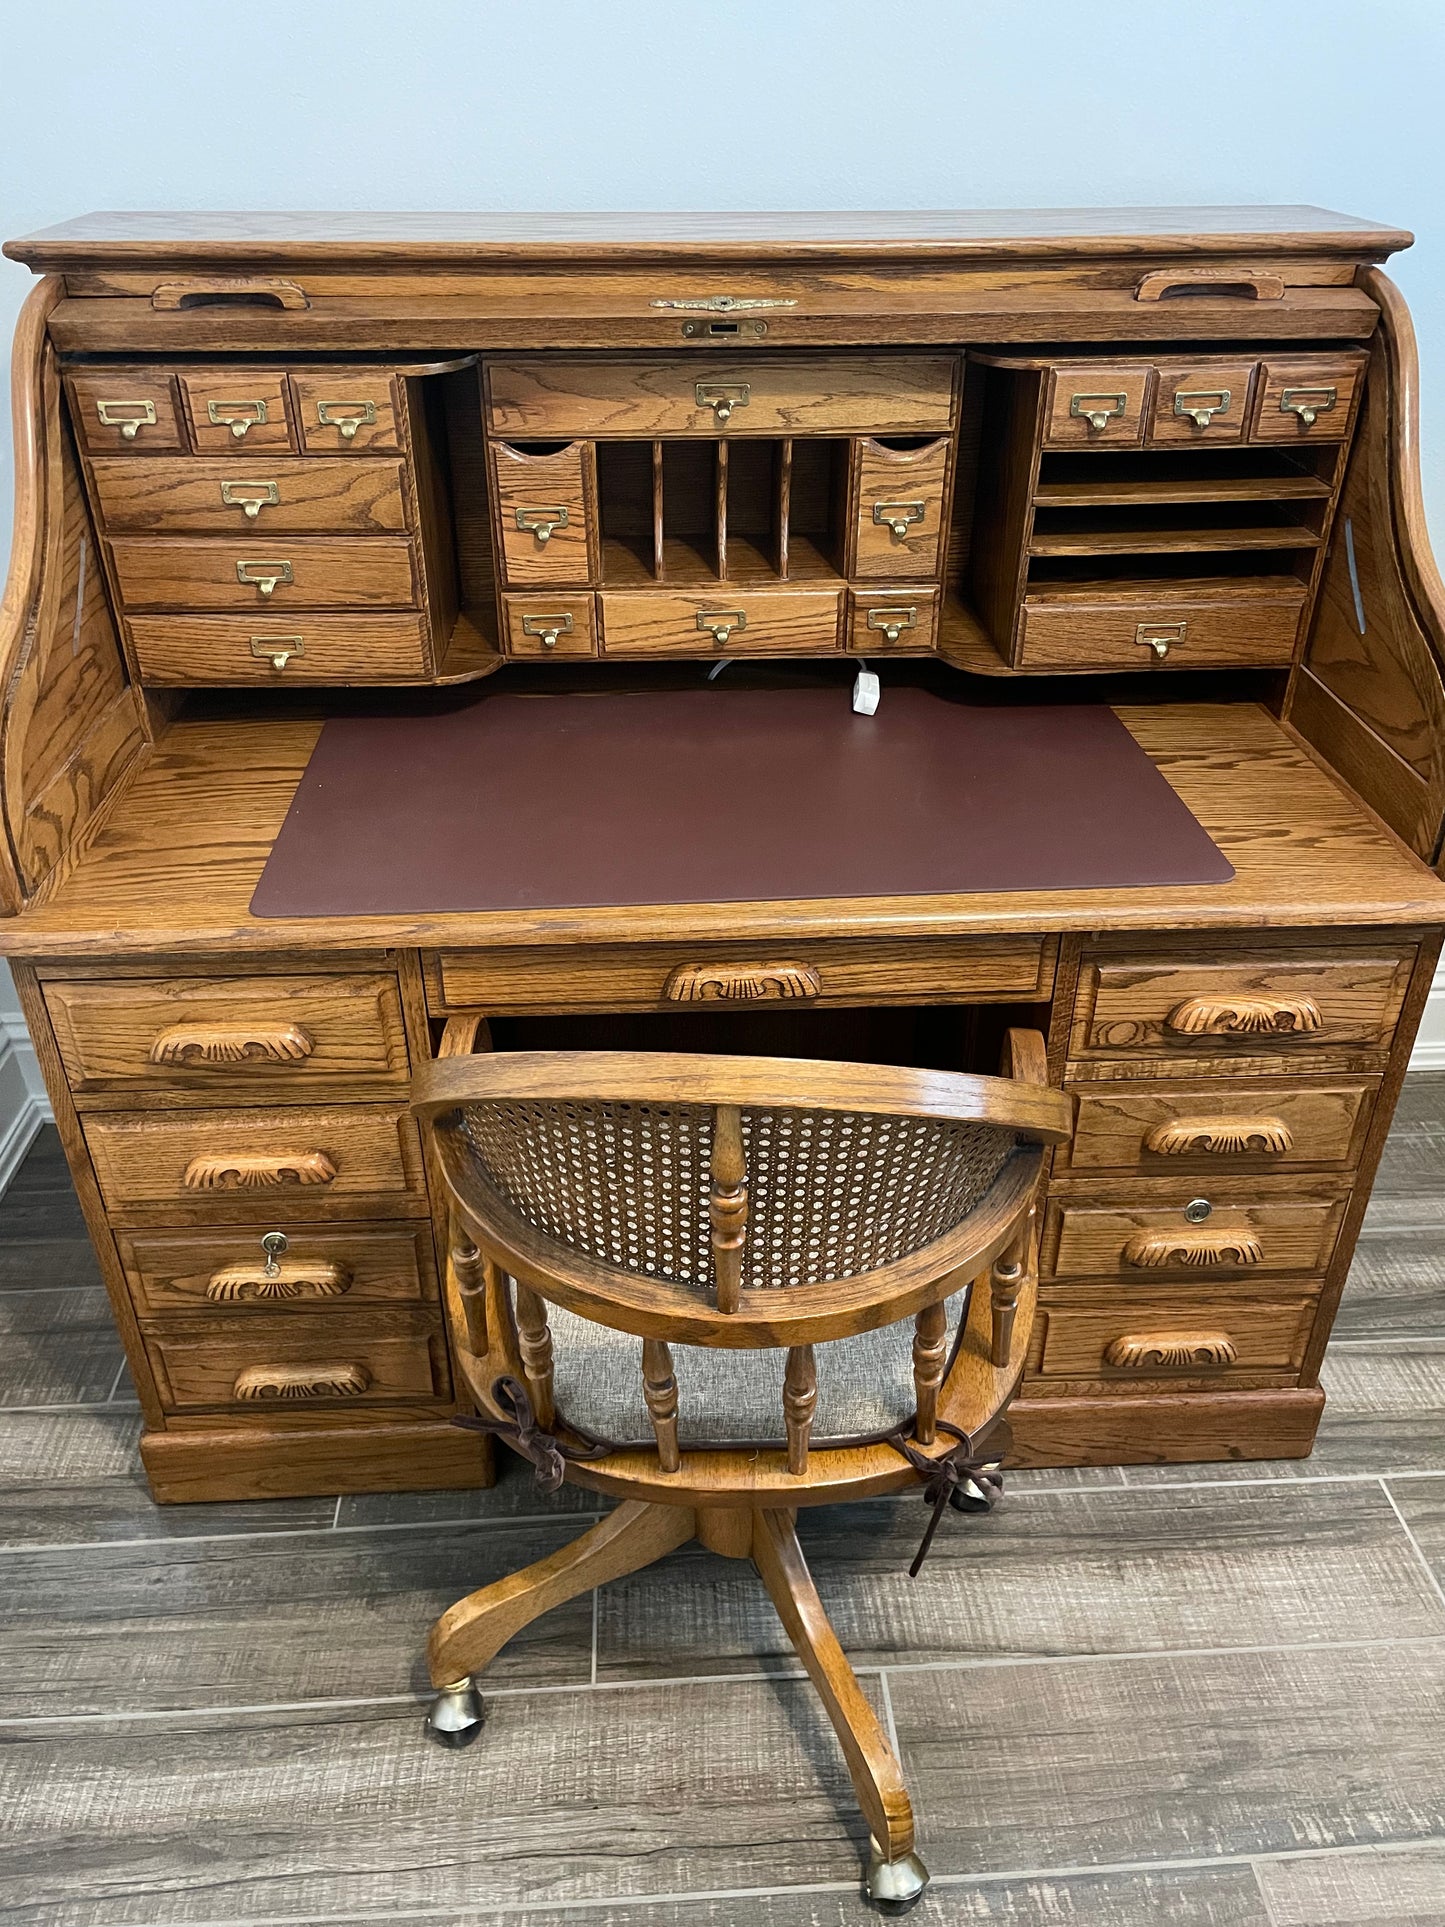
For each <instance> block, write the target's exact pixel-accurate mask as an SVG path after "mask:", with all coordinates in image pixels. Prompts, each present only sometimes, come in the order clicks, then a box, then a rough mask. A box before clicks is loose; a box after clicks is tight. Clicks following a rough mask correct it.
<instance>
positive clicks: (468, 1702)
mask: <svg viewBox="0 0 1445 1927" xmlns="http://www.w3.org/2000/svg"><path fill="white" fill-rule="evenodd" d="M483 1718H484V1715H483V1713H482V1701H481V1695H480V1694H479V1693H478V1692H477V1689H476V1687H475V1686H474V1685H473V1684H472V1682H471V1679H470V1678H465V1679H456V1680H453V1681H452V1683H451V1685H450V1686H444V1687H443V1688H442V1690H441V1692H440V1693H438V1695H437V1697H436V1698H435V1700H433V1702H432V1708H431V1711H430V1712H429V1713H428V1714H427V1716H426V1730H427V1737H428V1738H429V1739H433V1740H435V1741H436V1743H437V1745H438V1746H449V1747H462V1746H470V1745H471V1743H472V1741H473V1740H474V1739H475V1738H476V1737H477V1735H478V1733H480V1732H481V1730H482V1720H483Z"/></svg>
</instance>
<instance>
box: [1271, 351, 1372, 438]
mask: <svg viewBox="0 0 1445 1927" xmlns="http://www.w3.org/2000/svg"><path fill="white" fill-rule="evenodd" d="M1364 373H1365V357H1364V355H1362V354H1355V355H1298V356H1294V357H1291V358H1288V359H1281V358H1279V357H1276V356H1272V357H1271V358H1270V359H1269V360H1268V361H1266V362H1265V363H1264V364H1263V365H1262V366H1261V368H1260V371H1259V384H1258V391H1257V394H1256V397H1255V404H1254V427H1253V430H1252V431H1251V438H1252V439H1253V440H1254V441H1257V442H1342V441H1344V440H1345V438H1346V437H1347V436H1348V434H1349V432H1350V427H1351V424H1352V422H1353V419H1354V413H1355V401H1356V398H1357V394H1358V391H1359V388H1360V384H1361V382H1362V381H1363V379H1364Z"/></svg>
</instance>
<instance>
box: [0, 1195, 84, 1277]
mask: <svg viewBox="0 0 1445 1927" xmlns="http://www.w3.org/2000/svg"><path fill="white" fill-rule="evenodd" d="M3 1216H4V1207H3V1206H0V1218H3ZM99 1286H100V1266H99V1265H98V1264H97V1263H96V1259H95V1249H94V1247H93V1246H92V1244H91V1242H90V1240H89V1238H87V1237H84V1236H82V1237H78V1238H71V1237H54V1238H47V1237H39V1238H17V1239H9V1240H0V1292H8V1291H72V1290H75V1289H77V1288H81V1289H84V1288H86V1287H89V1289H91V1290H96V1289H97V1288H98V1287H99Z"/></svg>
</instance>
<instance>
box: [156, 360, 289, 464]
mask: <svg viewBox="0 0 1445 1927" xmlns="http://www.w3.org/2000/svg"><path fill="white" fill-rule="evenodd" d="M180 379H181V393H182V394H183V395H184V397H185V402H186V413H187V415H188V416H189V417H190V424H191V440H192V442H193V443H194V445H195V448H196V451H197V453H198V454H201V455H246V456H251V455H254V454H255V453H256V452H257V450H258V449H288V448H292V447H294V446H295V444H294V442H293V440H292V436H291V423H290V420H289V417H288V413H287V408H286V377H285V376H284V375H283V374H279V373H278V372H277V371H276V370H275V369H270V368H221V369H207V370H206V372H205V373H204V374H200V373H197V374H191V375H182V376H181V378H180Z"/></svg>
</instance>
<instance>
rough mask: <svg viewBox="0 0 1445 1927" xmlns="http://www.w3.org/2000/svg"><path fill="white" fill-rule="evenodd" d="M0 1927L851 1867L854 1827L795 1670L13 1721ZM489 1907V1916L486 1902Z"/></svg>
mask: <svg viewBox="0 0 1445 1927" xmlns="http://www.w3.org/2000/svg"><path fill="white" fill-rule="evenodd" d="M3 1737H4V1738H5V1740H6V1741H7V1744H6V1745H5V1747H4V1750H3V1752H0V1812H3V1813H4V1814H5V1816H6V1823H7V1829H8V1838H7V1843H6V1846H5V1848H4V1854H5V1869H4V1871H5V1875H6V1885H5V1889H4V1901H3V1908H4V1912H3V1916H0V1917H3V1918H4V1919H5V1921H6V1927H41V1923H43V1927H157V1923H162V1922H163V1923H165V1924H166V1927H183V1923H186V1922H192V1921H194V1922H207V1923H215V1922H219V1921H263V1920H268V1919H277V1918H281V1919H300V1920H303V1921H312V1920H315V1919H317V1918H318V1917H324V1916H327V1915H331V1914H340V1915H342V1916H343V1917H344V1916H345V1915H346V1913H347V1912H353V1913H356V1914H363V1915H364V1914H368V1913H370V1914H372V1915H385V1916H386V1919H387V1921H388V1923H390V1922H391V1921H392V1920H393V1919H394V1917H395V1916H396V1915H398V1914H400V1915H403V1916H404V1914H405V1912H406V1910H407V1909H408V1908H412V1909H416V1910H422V1909H436V1910H438V1911H442V1912H443V1913H444V1912H445V1910H447V1909H451V1910H453V1911H454V1912H458V1913H462V1914H463V1915H464V1916H465V1915H466V1914H468V1913H470V1914H471V1915H474V1916H477V1917H479V1918H481V1919H483V1920H489V1921H491V1920H495V1919H497V1917H498V1916H497V1913H496V1910H497V1909H499V1908H502V1907H504V1906H509V1907H521V1906H524V1905H528V1904H532V1903H535V1902H539V1901H553V1902H556V1901H567V1900H576V1901H584V1900H591V1901H604V1900H607V1899H609V1898H612V1897H614V1896H627V1897H632V1898H636V1897H640V1896H643V1895H646V1894H648V1893H657V1894H665V1895H672V1894H679V1893H687V1892H689V1891H700V1892H729V1891H732V1890H734V1889H743V1890H746V1889H749V1888H752V1889H758V1888H763V1889H768V1888H772V1887H779V1886H785V1885H801V1884H806V1883H808V1882H818V1881H828V1882H831V1881H849V1882H851V1881H853V1880H855V1879H856V1878H857V1875H858V1869H859V1864H860V1863H859V1854H860V1851H861V1848H862V1845H863V1841H864V1827H863V1823H862V1821H861V1820H860V1818H859V1816H858V1813H857V1809H856V1807H855V1806H854V1804H853V1798H852V1789H851V1787H850V1786H849V1783H848V1779H847V1774H846V1770H845V1768H844V1766H843V1763H842V1757H841V1755H840V1753H839V1751H838V1747H837V1744H836V1741H835V1739H834V1736H833V1733H832V1730H831V1728H830V1727H829V1726H828V1724H827V1721H826V1718H825V1716H824V1714H823V1712H822V1710H821V1708H820V1706H819V1704H818V1701H817V1698H816V1696H815V1695H814V1693H813V1690H812V1687H811V1686H809V1685H806V1684H802V1685H794V1684H792V1683H791V1682H779V1683H765V1682H753V1681H731V1682H727V1683H725V1684H722V1685H714V1686H688V1687H653V1688H638V1689H630V1690H625V1691H621V1692H616V1691H614V1692H591V1691H580V1692H568V1691H562V1692H552V1693H536V1694H518V1695H516V1696H513V1697H507V1696H500V1697H496V1698H494V1699H492V1700H491V1701H490V1703H489V1708H488V1725H487V1729H486V1731H485V1732H484V1733H483V1734H482V1736H481V1738H480V1739H479V1740H478V1741H477V1742H476V1744H475V1745H473V1746H471V1747H469V1748H468V1749H467V1750H466V1751H465V1752H463V1753H448V1752H444V1751H443V1750H441V1749H440V1748H438V1747H436V1746H433V1745H432V1744H430V1743H429V1742H428V1741H427V1740H426V1739H425V1738H424V1737H423V1734H422V1729H421V1721H420V1718H419V1717H418V1715H417V1714H416V1713H415V1712H413V1711H412V1710H410V1709H407V1708H399V1707H394V1706H393V1707H370V1708H358V1709H355V1710H353V1711H349V1712H338V1711H332V1712H329V1713H325V1714H322V1713H301V1714H295V1713H293V1714H281V1713H271V1714H240V1715H235V1716H231V1717H228V1718H225V1719H207V1718H205V1717H203V1716H201V1717H195V1718H190V1717H185V1718H180V1719H165V1720H150V1721H143V1722H130V1723H125V1724H121V1725H114V1726H113V1725H82V1726H78V1727H72V1728H68V1729H66V1728H48V1729H47V1728H30V1729H23V1730H22V1731H20V1732H19V1733H17V1732H15V1730H14V1729H11V1731H10V1732H9V1733H7V1734H5V1735H3ZM489 1910H492V1911H490V1912H489Z"/></svg>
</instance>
